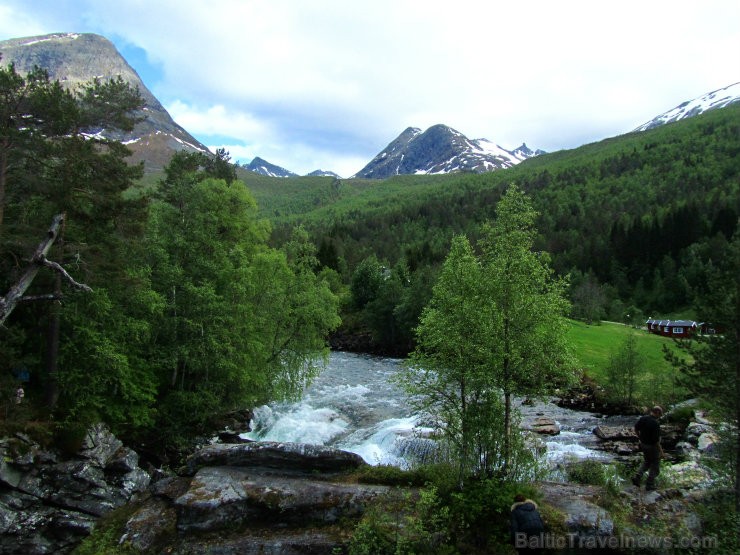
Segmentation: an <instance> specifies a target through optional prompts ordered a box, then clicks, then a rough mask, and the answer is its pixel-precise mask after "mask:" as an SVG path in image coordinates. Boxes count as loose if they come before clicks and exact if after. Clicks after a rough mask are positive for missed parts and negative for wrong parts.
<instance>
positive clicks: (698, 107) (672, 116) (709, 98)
mask: <svg viewBox="0 0 740 555" xmlns="http://www.w3.org/2000/svg"><path fill="white" fill-rule="evenodd" d="M735 102H740V82H738V83H735V84H733V85H729V86H727V87H725V88H724V89H717V90H716V91H712V92H709V93H707V94H705V95H704V96H700V97H698V98H695V99H694V100H687V101H686V102H682V103H681V104H679V105H678V106H676V107H675V108H673V109H672V110H668V111H667V112H664V113H662V114H660V115H659V116H656V117H655V118H653V119H651V120H650V121H648V122H647V123H643V124H642V125H641V126H640V127H638V128H636V129H634V130H633V131H646V130H648V129H652V128H653V127H658V126H659V125H664V124H666V123H671V122H674V121H678V120H681V119H684V118H690V117H692V116H697V115H699V114H701V113H703V112H707V111H709V110H715V109H717V108H724V107H725V106H729V105H730V104H733V103H735Z"/></svg>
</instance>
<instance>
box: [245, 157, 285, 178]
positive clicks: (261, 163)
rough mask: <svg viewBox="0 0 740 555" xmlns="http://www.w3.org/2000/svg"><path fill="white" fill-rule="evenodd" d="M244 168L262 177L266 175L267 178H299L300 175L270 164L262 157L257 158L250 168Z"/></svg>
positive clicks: (250, 164)
mask: <svg viewBox="0 0 740 555" xmlns="http://www.w3.org/2000/svg"><path fill="white" fill-rule="evenodd" d="M244 168H245V169H248V170H249V171H252V172H254V173H258V174H260V175H266V176H267V177H298V174H295V173H293V172H292V171H290V170H286V169H285V168H281V167H280V166H276V165H275V164H270V162H268V161H267V160H263V159H262V158H260V157H256V158H255V159H254V160H252V161H251V162H250V163H249V165H248V166H244Z"/></svg>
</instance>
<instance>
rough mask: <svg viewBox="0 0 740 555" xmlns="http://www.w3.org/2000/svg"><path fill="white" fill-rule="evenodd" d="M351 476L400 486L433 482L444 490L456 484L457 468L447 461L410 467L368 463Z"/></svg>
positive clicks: (361, 479)
mask: <svg viewBox="0 0 740 555" xmlns="http://www.w3.org/2000/svg"><path fill="white" fill-rule="evenodd" d="M351 477H352V478H354V479H356V480H357V481H358V482H360V483H364V484H382V485H386V486H399V487H403V486H415V487H421V486H424V485H426V484H428V483H431V484H434V485H435V486H436V487H437V488H439V489H440V490H442V491H451V490H452V489H453V488H454V487H455V486H456V475H455V469H454V467H451V466H450V465H449V464H446V463H436V464H433V463H429V464H422V465H415V466H413V467H412V468H410V469H403V468H399V467H397V466H393V465H367V466H363V467H361V468H360V469H358V470H357V471H355V472H353V473H352V475H351Z"/></svg>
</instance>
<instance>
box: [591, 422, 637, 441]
mask: <svg viewBox="0 0 740 555" xmlns="http://www.w3.org/2000/svg"><path fill="white" fill-rule="evenodd" d="M593 433H594V435H595V436H596V437H598V438H599V439H603V440H604V441H634V442H636V441H637V435H636V434H635V431H634V430H633V429H632V428H628V427H626V426H596V427H595V428H594V429H593Z"/></svg>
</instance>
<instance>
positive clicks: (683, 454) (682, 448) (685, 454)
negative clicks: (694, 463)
mask: <svg viewBox="0 0 740 555" xmlns="http://www.w3.org/2000/svg"><path fill="white" fill-rule="evenodd" d="M675 451H676V455H677V456H678V457H680V458H682V459H696V458H698V457H699V451H698V449H696V447H694V446H693V445H691V444H690V443H689V442H688V441H679V442H678V443H677V444H676V447H675Z"/></svg>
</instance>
